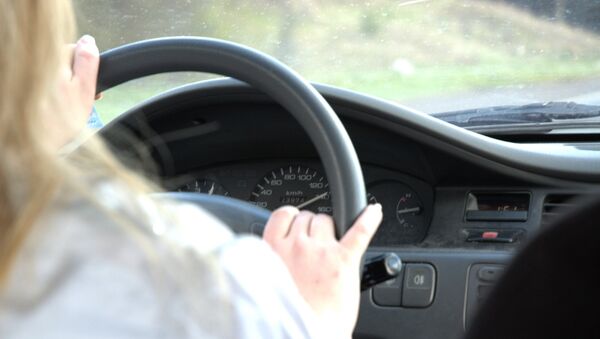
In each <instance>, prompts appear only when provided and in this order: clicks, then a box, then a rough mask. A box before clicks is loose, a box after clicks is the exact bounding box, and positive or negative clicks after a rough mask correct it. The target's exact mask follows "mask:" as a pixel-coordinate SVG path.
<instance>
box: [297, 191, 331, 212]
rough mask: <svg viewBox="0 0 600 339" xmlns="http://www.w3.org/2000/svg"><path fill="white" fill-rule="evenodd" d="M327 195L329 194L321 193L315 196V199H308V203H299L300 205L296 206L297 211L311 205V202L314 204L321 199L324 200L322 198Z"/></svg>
mask: <svg viewBox="0 0 600 339" xmlns="http://www.w3.org/2000/svg"><path fill="white" fill-rule="evenodd" d="M328 194H329V192H325V193H323V194H319V195H317V196H316V197H314V198H312V199H310V200H308V201H305V202H303V203H301V204H300V205H298V206H296V208H297V209H302V208H304V207H306V206H308V205H310V204H312V203H313V202H315V201H317V200H321V199H323V198H324V197H326V196H327V195H328Z"/></svg>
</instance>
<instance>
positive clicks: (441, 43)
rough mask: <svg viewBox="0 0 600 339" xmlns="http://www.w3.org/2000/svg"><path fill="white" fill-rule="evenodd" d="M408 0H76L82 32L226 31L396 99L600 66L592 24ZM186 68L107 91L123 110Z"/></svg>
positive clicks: (119, 37)
mask: <svg viewBox="0 0 600 339" xmlns="http://www.w3.org/2000/svg"><path fill="white" fill-rule="evenodd" d="M405 2H406V1H395V0H372V1H353V0H350V1H341V0H336V1H318V0H221V1H219V0H128V1H122V0H75V3H76V4H77V10H78V19H79V26H80V28H81V31H82V33H91V34H93V35H95V36H96V38H97V40H98V42H99V45H100V46H101V47H102V48H104V49H107V48H110V47H114V46H117V45H120V44H123V43H126V42H131V41H136V40H140V39H145V38H151V37H157V36H170V35H197V36H209V37H215V38H222V39H227V40H232V41H235V42H239V43H243V44H246V45H249V46H251V47H254V48H257V49H259V50H262V51H265V52H267V53H269V54H272V55H274V56H276V57H277V58H279V59H282V60H283V61H284V62H286V63H288V64H290V65H291V66H292V67H293V68H295V69H296V70H298V71H299V72H300V73H301V74H303V75H304V76H305V77H307V78H309V79H310V80H313V81H319V82H325V83H331V84H334V85H339V86H344V87H348V88H350V89H355V90H359V91H365V92H367V93H371V94H374V95H378V96H383V97H385V98H388V99H392V100H406V99H409V98H413V97H421V96H430V97H432V96H436V95H441V94H446V93H448V92H456V91H467V90H470V89H479V88H487V87H495V86H504V85H509V84H523V83H536V82H548V81H561V80H566V79H576V78H582V77H591V76H598V75H600V66H599V64H598V62H597V61H596V60H600V48H598V46H600V38H599V37H598V36H597V35H595V34H593V33H591V32H588V31H585V30H582V29H579V28H575V27H571V26H568V25H567V24H565V23H563V22H556V21H554V22H553V21H547V20H544V19H541V18H538V17H534V16H533V15H531V13H528V12H525V11H522V10H519V9H518V8H516V7H511V6H508V5H506V4H505V3H503V2H500V1H483V0H431V1H424V2H417V3H415V4H414V5H407V6H404V5H402V4H403V3H405ZM178 77H179V76H178V75H174V76H164V77H162V78H160V79H161V80H160V82H158V81H157V80H149V81H148V82H140V83H138V85H136V86H129V87H125V90H124V93H125V94H122V95H117V94H115V95H114V96H115V99H117V101H119V102H120V104H110V102H114V101H115V100H112V99H109V98H110V97H111V96H112V94H110V95H107V100H106V101H103V103H102V104H101V106H102V107H99V108H100V111H101V112H102V111H105V112H108V113H107V115H111V116H112V115H114V114H116V112H117V111H118V110H122V109H123V107H124V105H123V103H124V102H126V103H129V102H131V101H133V98H135V99H136V100H137V99H138V98H139V97H140V96H141V97H146V96H148V95H149V94H150V93H154V92H156V91H160V90H162V89H163V88H169V87H170V86H171V85H172V84H178V83H181V81H179V80H175V79H178ZM189 79H200V78H197V77H196V78H186V80H189ZM153 81H154V82H153ZM111 92H112V91H111ZM128 105H129V104H128Z"/></svg>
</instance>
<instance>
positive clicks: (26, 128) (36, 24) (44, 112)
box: [0, 0, 154, 287]
mask: <svg viewBox="0 0 600 339" xmlns="http://www.w3.org/2000/svg"><path fill="white" fill-rule="evenodd" d="M73 16H74V15H73V8H72V4H71V1H70V0H48V1H46V0H44V1H40V0H18V1H15V0H0V41H2V44H3V46H2V51H1V53H0V287H1V286H2V284H3V283H4V282H5V280H6V278H7V275H8V273H9V271H10V268H11V264H12V263H13V261H14V259H15V256H16V254H17V253H18V251H19V249H20V248H21V246H22V245H23V242H24V240H25V239H26V238H27V236H28V234H29V233H30V232H31V229H32V227H33V225H34V224H35V223H36V221H37V220H38V219H39V218H40V216H41V214H42V213H43V212H44V210H45V209H46V208H47V207H48V204H49V203H50V202H51V201H52V200H53V198H54V197H55V195H56V194H57V192H58V190H59V188H60V190H61V192H62V191H68V192H69V193H70V194H77V195H80V196H84V197H86V198H88V200H90V201H91V202H93V200H94V197H93V195H92V193H91V192H89V187H86V186H87V184H89V182H90V179H94V178H99V179H101V178H111V179H112V180H116V181H121V182H124V183H126V185H127V186H128V187H130V188H132V189H134V190H136V191H137V192H139V193H143V192H148V191H150V190H154V187H152V185H151V184H149V183H148V182H147V181H146V180H145V179H143V178H142V177H140V176H138V175H136V174H135V173H134V172H132V171H130V170H128V169H127V168H126V167H125V166H123V165H122V164H121V163H120V162H119V161H118V160H117V159H116V158H115V157H114V156H113V155H112V153H111V152H109V151H108V149H107V147H106V146H105V145H104V143H103V142H102V141H101V140H100V139H99V138H96V137H91V138H89V139H88V140H86V142H85V143H84V145H83V146H82V147H79V149H78V150H77V152H74V153H72V154H70V155H69V156H68V157H59V156H58V154H57V152H56V149H52V148H50V147H48V143H49V142H50V140H48V138H49V136H48V135H47V134H48V133H46V132H45V131H47V130H48V126H46V124H47V123H48V122H47V119H48V118H51V119H56V120H58V121H61V122H62V121H65V122H67V121H69V118H70V117H69V116H68V114H69V112H61V111H60V110H59V109H57V107H58V104H57V103H58V100H60V99H61V98H60V94H59V93H58V91H57V87H58V86H57V81H58V79H59V72H60V71H61V67H64V65H67V64H68V62H69V61H70V60H69V59H68V58H69V56H68V53H65V49H66V45H67V44H68V43H70V42H72V41H74V38H75V21H74V17H73Z"/></svg>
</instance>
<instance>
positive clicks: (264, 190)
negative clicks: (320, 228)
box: [250, 165, 332, 214]
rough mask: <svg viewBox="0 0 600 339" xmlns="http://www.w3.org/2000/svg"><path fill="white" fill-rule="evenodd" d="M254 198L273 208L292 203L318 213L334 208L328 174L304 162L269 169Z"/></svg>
mask: <svg viewBox="0 0 600 339" xmlns="http://www.w3.org/2000/svg"><path fill="white" fill-rule="evenodd" d="M250 202H251V203H253V204H255V205H257V206H260V207H264V208H266V209H269V210H274V209H276V208H278V207H281V206H284V205H292V206H296V207H297V208H298V209H305V210H309V211H312V212H315V213H327V214H331V212H332V209H331V198H330V195H329V184H328V183H327V178H325V176H324V175H323V174H321V173H320V171H318V170H315V169H312V168H309V167H305V166H301V165H294V166H291V165H290V166H286V167H280V168H277V169H274V170H273V171H271V172H269V173H267V174H266V175H265V176H264V177H263V178H262V179H260V180H259V182H258V184H256V187H255V188H254V191H253V192H252V196H251V197H250Z"/></svg>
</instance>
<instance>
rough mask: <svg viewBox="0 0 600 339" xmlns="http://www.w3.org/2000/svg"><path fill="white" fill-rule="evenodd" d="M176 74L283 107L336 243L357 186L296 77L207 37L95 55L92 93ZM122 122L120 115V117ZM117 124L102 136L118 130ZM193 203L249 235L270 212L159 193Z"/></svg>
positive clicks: (334, 127) (356, 207)
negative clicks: (319, 179)
mask: <svg viewBox="0 0 600 339" xmlns="http://www.w3.org/2000/svg"><path fill="white" fill-rule="evenodd" d="M180 71H195V72H204V73H214V74H219V75H224V76H228V77H232V78H237V79H238V80H241V81H244V82H246V83H248V84H250V85H252V86H254V87H255V88H257V89H259V90H261V91H263V92H264V93H265V94H267V95H268V96H270V97H271V98H272V99H273V100H275V101H276V102H277V103H279V104H280V105H281V106H283V107H284V108H285V109H286V110H287V111H288V112H290V113H291V114H292V115H293V116H294V118H295V119H296V120H297V121H298V122H299V123H300V126H301V127H302V128H303V129H304V131H305V132H306V133H307V134H308V136H309V138H310V139H311V141H312V143H313V144H314V146H315V148H316V149H317V152H318V154H319V157H320V158H321V161H322V163H323V167H324V169H325V174H326V175H327V179H328V181H329V187H330V189H331V199H332V205H333V217H334V220H335V224H336V235H337V236H338V238H339V237H341V236H342V235H343V234H344V233H345V231H346V230H347V229H348V228H349V227H350V226H351V225H352V223H353V222H354V220H355V219H356V218H357V217H358V215H359V214H360V213H361V211H362V210H363V209H364V208H365V207H366V192H365V184H364V180H363V176H362V170H361V167H360V163H359V161H358V157H357V155H356V151H355V150H354V146H353V145H352V142H351V140H350V137H349V136H348V133H347V132H346V130H345V129H344V126H343V125H342V123H341V122H340V120H339V119H338V117H337V115H336V114H335V112H334V111H333V109H332V108H331V106H329V104H328V103H327V102H326V101H325V99H323V97H322V96H321V95H320V94H319V93H318V92H317V91H316V90H315V89H314V88H313V87H312V86H311V85H310V84H309V83H308V82H307V81H305V80H304V79H302V77H301V76H300V75H299V74H297V73H296V72H294V71H293V70H292V69H290V68H289V67H287V66H286V65H284V64H283V63H281V62H279V61H278V60H276V59H274V58H272V57H270V56H268V55H266V54H264V53H261V52H259V51H256V50H254V49H251V48H249V47H245V46H242V45H239V44H235V43H231V42H227V41H222V40H216V39H207V38H191V37H189V38H188V37H185V38H184V37H177V38H160V39H152V40H145V41H141V42H136V43H132V44H128V45H124V46H121V47H118V48H115V49H112V50H109V51H106V52H104V53H102V54H101V56H100V72H99V76H98V84H97V92H98V93H99V92H103V91H106V90H108V89H110V88H112V87H114V86H117V85H119V84H121V83H124V82H126V81H129V80H133V79H137V78H140V77H143V76H148V75H153V74H158V73H167V72H180ZM122 118H123V117H122ZM122 118H121V119H117V120H115V121H113V122H112V123H110V124H108V125H107V126H105V127H104V128H103V131H102V132H103V133H106V132H107V131H110V130H112V128H114V127H115V126H118V124H119V121H121V120H122ZM161 195H163V196H166V197H167V198H170V199H175V200H180V201H186V202H192V203H195V204H197V205H199V206H201V207H202V208H204V209H206V210H208V211H209V212H211V213H213V214H214V215H215V216H216V217H218V218H220V219H221V220H223V221H224V222H225V223H227V224H229V225H230V226H232V227H233V228H234V230H235V231H238V232H240V231H241V232H247V231H255V230H254V229H253V228H256V227H258V226H260V225H261V224H262V225H264V223H266V220H267V219H268V217H269V215H270V212H268V211H266V210H264V209H262V208H260V207H257V206H254V205H251V204H249V203H246V202H243V201H240V200H237V199H232V198H226V197H217V196H210V195H206V194H201V193H175V192H170V193H162V194H161Z"/></svg>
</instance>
